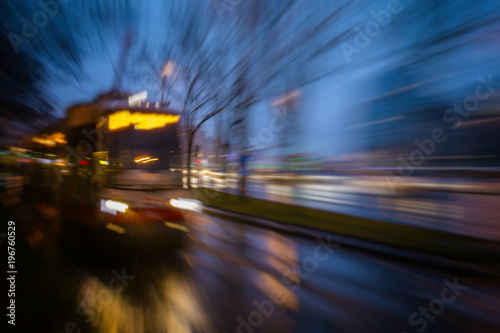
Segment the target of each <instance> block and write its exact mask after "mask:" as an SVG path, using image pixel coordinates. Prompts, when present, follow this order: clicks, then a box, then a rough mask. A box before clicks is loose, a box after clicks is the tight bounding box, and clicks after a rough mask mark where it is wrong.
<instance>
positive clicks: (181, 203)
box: [169, 198, 203, 213]
mask: <svg viewBox="0 0 500 333" xmlns="http://www.w3.org/2000/svg"><path fill="white" fill-rule="evenodd" d="M169 203H170V204H171V205H172V207H175V208H179V209H185V210H192V211H195V212H199V213H201V212H202V209H203V204H202V203H201V201H199V200H194V199H184V198H177V199H170V201H169Z"/></svg>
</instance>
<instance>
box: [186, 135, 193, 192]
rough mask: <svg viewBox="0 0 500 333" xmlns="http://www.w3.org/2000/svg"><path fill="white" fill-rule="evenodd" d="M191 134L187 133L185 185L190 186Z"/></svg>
mask: <svg viewBox="0 0 500 333" xmlns="http://www.w3.org/2000/svg"><path fill="white" fill-rule="evenodd" d="M193 137H194V136H193V135H192V134H188V149H187V186H188V188H189V189H190V188H191V151H192V150H193Z"/></svg>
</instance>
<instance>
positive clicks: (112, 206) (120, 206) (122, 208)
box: [101, 199, 128, 215]
mask: <svg viewBox="0 0 500 333" xmlns="http://www.w3.org/2000/svg"><path fill="white" fill-rule="evenodd" d="M127 211H128V205H127V204H126V203H123V202H119V201H114V200H105V199H101V212H105V213H109V214H112V215H116V213H117V212H120V213H125V212H127Z"/></svg>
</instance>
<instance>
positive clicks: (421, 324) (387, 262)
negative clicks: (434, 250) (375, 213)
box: [10, 209, 500, 333]
mask: <svg viewBox="0 0 500 333" xmlns="http://www.w3.org/2000/svg"><path fill="white" fill-rule="evenodd" d="M55 215H56V214H55ZM10 218H12V219H17V223H18V224H20V223H21V222H23V219H25V221H30V222H29V223H25V224H24V227H25V230H24V231H19V236H18V237H19V238H18V239H19V241H18V245H17V246H18V262H19V269H18V270H19V275H18V281H17V288H18V291H19V293H18V298H17V300H16V301H17V304H18V313H17V323H18V325H17V326H16V328H18V329H19V331H25V332H31V331H37V332H54V333H55V332H120V333H121V332H398V333H399V332H498V331H500V316H499V313H500V310H499V307H498V304H500V283H499V279H498V278H495V277H492V276H478V275H475V274H472V273H464V272H459V271H450V270H449V269H446V270H444V269H443V268H441V267H436V266H432V267H425V265H421V264H419V265H418V264H416V263H410V262H403V261H402V260H398V259H394V258H393V257H389V256H381V255H376V254H373V253H369V252H364V251H360V250H355V249H352V248H349V247H348V246H347V245H344V244H338V243H334V242H332V241H329V240H328V239H324V240H318V239H314V238H308V237H301V236H298V235H293V234H287V233H278V232H276V231H271V230H269V229H265V228H260V227H256V226H248V225H245V224H242V223H235V222H234V221H229V220H225V219H221V218H215V217H213V216H208V215H197V214H194V213H193V214H191V215H189V216H188V220H189V229H190V232H189V235H188V236H187V242H186V244H185V247H184V248H183V249H180V250H172V251H170V250H158V253H155V255H154V256H151V255H137V256H133V257H129V256H127V257H125V256H121V255H120V254H119V253H118V254H116V253H114V254H111V253H110V252H108V251H105V250H102V249H99V250H97V249H95V248H93V244H92V242H91V241H89V240H84V241H83V242H82V243H79V245H75V246H62V245H60V242H59V240H58V238H57V237H55V235H54V234H53V230H57V229H58V228H57V223H56V222H52V223H47V222H35V220H34V219H35V218H36V216H35V215H30V214H28V213H27V210H26V209H18V211H17V213H15V214H13V215H12V216H11V217H10ZM40 230H41V232H39V233H37V231H40ZM75 244H76V243H75ZM110 250H112V249H110ZM80 330H81V331H80Z"/></svg>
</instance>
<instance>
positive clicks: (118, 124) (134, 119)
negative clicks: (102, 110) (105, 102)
mask: <svg viewBox="0 0 500 333" xmlns="http://www.w3.org/2000/svg"><path fill="white" fill-rule="evenodd" d="M179 118H180V116H179V115H172V114H163V113H141V112H130V111H118V112H115V113H113V114H110V115H109V122H108V128H109V129H110V130H116V129H119V128H125V127H129V126H130V125H134V129H136V130H151V129H154V128H160V127H165V125H168V124H173V123H176V122H178V121H179Z"/></svg>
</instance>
